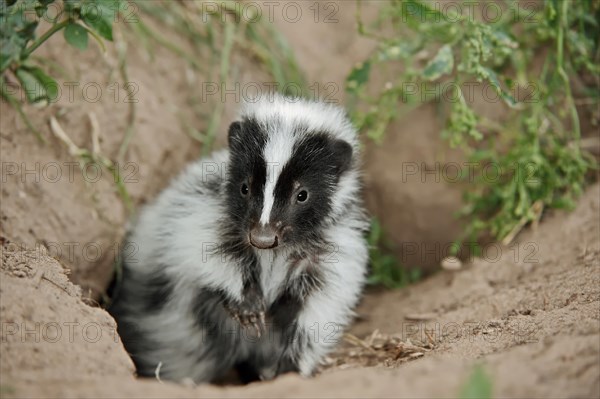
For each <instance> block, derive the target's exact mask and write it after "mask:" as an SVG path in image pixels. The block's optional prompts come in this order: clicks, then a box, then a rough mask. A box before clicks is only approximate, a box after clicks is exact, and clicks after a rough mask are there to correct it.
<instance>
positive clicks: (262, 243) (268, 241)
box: [250, 225, 279, 249]
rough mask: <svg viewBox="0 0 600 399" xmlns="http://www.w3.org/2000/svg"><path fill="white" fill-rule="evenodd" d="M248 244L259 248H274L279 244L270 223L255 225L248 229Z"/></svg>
mask: <svg viewBox="0 0 600 399" xmlns="http://www.w3.org/2000/svg"><path fill="white" fill-rule="evenodd" d="M250 244H252V245H253V246H255V247H256V248H260V249H270V248H275V247H276V246H277V245H279V237H278V236H277V232H276V231H275V229H274V228H273V227H271V226H270V225H266V226H261V225H257V226H254V227H253V228H252V229H251V230H250Z"/></svg>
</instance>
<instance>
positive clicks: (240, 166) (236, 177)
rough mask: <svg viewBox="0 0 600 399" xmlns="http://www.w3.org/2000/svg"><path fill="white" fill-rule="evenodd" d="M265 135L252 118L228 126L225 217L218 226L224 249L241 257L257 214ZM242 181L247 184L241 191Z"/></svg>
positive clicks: (264, 173)
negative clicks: (221, 225)
mask: <svg viewBox="0 0 600 399" xmlns="http://www.w3.org/2000/svg"><path fill="white" fill-rule="evenodd" d="M266 142H267V135H266V133H265V132H263V131H262V130H261V128H260V126H259V124H258V123H257V122H256V121H255V120H253V119H246V120H244V121H243V122H234V123H232V124H231V126H230V128H229V147H230V162H229V167H228V174H227V182H226V187H225V194H226V204H227V217H226V219H225V220H224V221H223V227H222V230H221V235H222V242H223V249H224V252H225V253H227V254H230V255H233V256H238V257H240V258H244V257H245V253H246V252H247V250H249V249H250V248H249V243H248V232H249V230H250V228H251V227H252V226H253V224H254V223H255V222H256V221H257V220H258V218H259V217H260V212H261V211H262V205H263V191H264V186H265V182H266V179H267V166H266V162H265V159H264V157H263V150H264V147H265V144H266ZM242 184H247V185H248V187H249V188H250V192H249V194H248V195H246V196H243V195H242V193H241V187H242Z"/></svg>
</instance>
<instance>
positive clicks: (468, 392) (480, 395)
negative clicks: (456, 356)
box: [459, 365, 492, 399]
mask: <svg viewBox="0 0 600 399" xmlns="http://www.w3.org/2000/svg"><path fill="white" fill-rule="evenodd" d="M491 397H492V380H491V379H490V377H489V376H488V374H487V373H486V372H485V370H484V369H483V367H482V366H481V365H477V366H475V368H474V369H473V371H472V372H471V375H470V376H469V379H468V380H467V381H466V383H465V384H464V385H463V387H462V389H461V391H460V395H459V398H461V399H491Z"/></svg>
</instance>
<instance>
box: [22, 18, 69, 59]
mask: <svg viewBox="0 0 600 399" xmlns="http://www.w3.org/2000/svg"><path fill="white" fill-rule="evenodd" d="M70 23H71V20H69V19H65V20H64V21H62V22H59V23H58V24H55V25H52V28H50V29H48V30H47V31H46V33H44V34H43V35H42V36H40V37H39V38H38V39H37V40H36V41H35V42H33V43H32V44H31V46H29V47H28V48H27V49H26V50H25V51H23V54H22V55H21V58H27V57H29V55H30V54H31V53H32V52H34V51H35V49H37V48H38V47H40V46H41V45H42V43H44V42H45V41H46V40H48V39H49V38H50V36H52V35H53V34H55V33H56V32H58V31H59V30H61V29H62V28H64V27H65V26H67V25H68V24H70Z"/></svg>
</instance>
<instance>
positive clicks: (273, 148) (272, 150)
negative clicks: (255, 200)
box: [260, 123, 294, 225]
mask: <svg viewBox="0 0 600 399" xmlns="http://www.w3.org/2000/svg"><path fill="white" fill-rule="evenodd" d="M267 132H268V135H269V138H268V139H267V144H266V145H265V149H264V153H263V156H264V159H265V163H266V166H267V179H266V181H265V191H264V193H263V209H262V213H261V215H260V223H261V224H262V225H266V224H267V223H269V219H270V217H271V210H272V209H273V203H274V202H275V186H276V185H277V180H279V175H280V174H281V171H282V170H283V167H284V166H285V164H286V163H287V162H288V161H289V159H290V158H291V157H292V147H293V145H294V137H293V126H292V125H289V124H281V123H274V124H272V125H270V126H269V127H268V129H267Z"/></svg>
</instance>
